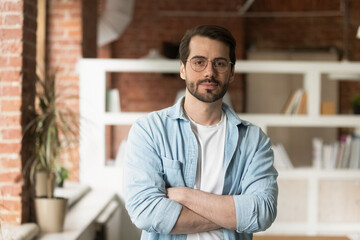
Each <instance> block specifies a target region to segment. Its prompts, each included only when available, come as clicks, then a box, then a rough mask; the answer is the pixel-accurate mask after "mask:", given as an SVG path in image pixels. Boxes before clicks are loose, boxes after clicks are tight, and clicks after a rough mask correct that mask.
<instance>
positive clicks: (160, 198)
mask: <svg viewBox="0 0 360 240" xmlns="http://www.w3.org/2000/svg"><path fill="white" fill-rule="evenodd" d="M235 44H236V43H235V40H234V38H233V36H232V35H231V33H230V32H229V31H228V30H226V29H224V28H222V27H219V26H209V25H205V26H199V27H196V28H194V29H192V30H189V31H187V32H186V34H185V36H184V37H183V39H182V40H181V43H180V50H179V52H180V59H181V69H180V76H181V78H182V79H183V80H185V83H186V93H185V97H184V98H182V99H180V100H179V101H178V102H177V103H176V104H175V105H174V106H172V107H170V108H167V109H164V110H161V111H156V112H152V113H150V114H149V115H147V116H145V117H143V118H141V119H139V120H138V121H137V122H136V123H135V124H134V125H133V127H132V129H131V131H130V133H129V137H128V143H127V144H128V145H127V154H126V164H125V169H124V176H125V177H124V180H125V181H124V182H125V201H126V208H127V210H128V212H129V215H130V217H131V219H132V221H133V223H135V224H136V226H137V227H138V228H140V229H142V230H143V233H142V238H141V239H188V240H192V239H198V240H200V239H206V240H212V239H242V240H243V239H252V233H253V232H256V231H262V230H265V229H266V228H268V227H269V226H270V225H271V224H272V222H273V221H274V219H275V217H276V205H277V194H278V188H277V182H276V178H277V172H276V170H275V169H274V167H273V153H272V150H271V144H270V141H269V139H268V138H267V137H266V136H265V134H264V133H263V132H262V131H261V130H260V128H258V127H256V126H254V125H252V124H250V123H249V122H246V121H243V120H241V119H239V118H238V116H237V115H236V114H235V112H234V111H233V110H232V109H231V108H229V107H228V106H227V105H226V104H223V102H222V98H223V96H224V94H225V93H226V91H227V88H228V86H229V84H230V83H231V82H232V81H233V80H234V65H235Z"/></svg>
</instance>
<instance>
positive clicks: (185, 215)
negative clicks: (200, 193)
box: [171, 206, 220, 234]
mask: <svg viewBox="0 0 360 240" xmlns="http://www.w3.org/2000/svg"><path fill="white" fill-rule="evenodd" d="M219 228H220V226H218V225H216V224H215V223H213V222H211V221H209V220H208V219H206V218H204V217H202V216H200V215H198V214H196V213H195V212H193V211H191V210H190V209H188V208H187V207H185V206H183V208H182V210H181V213H180V216H179V218H178V220H177V222H176V224H175V226H174V228H173V229H172V230H171V234H190V233H200V232H207V231H211V230H215V229H219Z"/></svg>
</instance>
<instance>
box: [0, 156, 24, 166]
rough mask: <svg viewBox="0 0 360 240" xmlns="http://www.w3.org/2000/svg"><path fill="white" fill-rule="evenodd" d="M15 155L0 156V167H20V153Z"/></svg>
mask: <svg viewBox="0 0 360 240" xmlns="http://www.w3.org/2000/svg"><path fill="white" fill-rule="evenodd" d="M16 156H17V157H15V158H14V157H6V156H3V157H0V167H1V169H20V168H21V160H20V155H16Z"/></svg>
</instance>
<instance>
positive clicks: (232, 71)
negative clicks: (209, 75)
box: [229, 66, 235, 83]
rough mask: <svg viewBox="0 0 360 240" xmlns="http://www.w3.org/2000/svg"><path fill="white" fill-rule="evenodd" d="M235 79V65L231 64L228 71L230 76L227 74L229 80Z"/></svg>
mask: <svg viewBox="0 0 360 240" xmlns="http://www.w3.org/2000/svg"><path fill="white" fill-rule="evenodd" d="M234 79H235V66H233V68H232V69H231V73H230V76H229V82H230V83H231V82H233V81H234Z"/></svg>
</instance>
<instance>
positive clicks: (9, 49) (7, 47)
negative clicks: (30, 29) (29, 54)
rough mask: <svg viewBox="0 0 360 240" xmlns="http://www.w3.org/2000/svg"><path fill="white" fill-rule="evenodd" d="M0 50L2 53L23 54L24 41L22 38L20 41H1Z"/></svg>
mask: <svg viewBox="0 0 360 240" xmlns="http://www.w3.org/2000/svg"><path fill="white" fill-rule="evenodd" d="M0 52H1V53H2V54H1V55H3V56H4V55H5V54H19V55H20V54H21V52H22V42H21V40H18V41H10V42H4V41H1V42H0Z"/></svg>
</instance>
